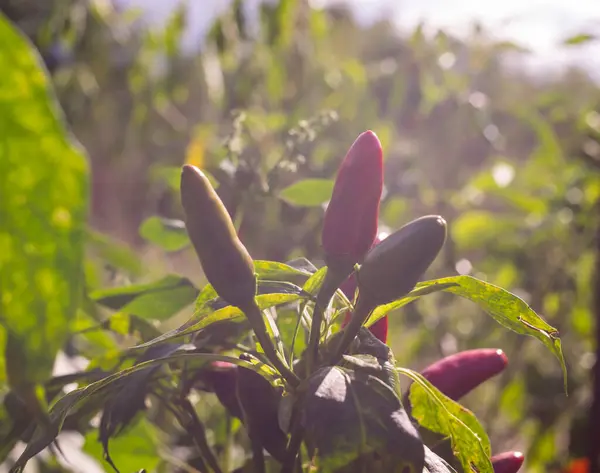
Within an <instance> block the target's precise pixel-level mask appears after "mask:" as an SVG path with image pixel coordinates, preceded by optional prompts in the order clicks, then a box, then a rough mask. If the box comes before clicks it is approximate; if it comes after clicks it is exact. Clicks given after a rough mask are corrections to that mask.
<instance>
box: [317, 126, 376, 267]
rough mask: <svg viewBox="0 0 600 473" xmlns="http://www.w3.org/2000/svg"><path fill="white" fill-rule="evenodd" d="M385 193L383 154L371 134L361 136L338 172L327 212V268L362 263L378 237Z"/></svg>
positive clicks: (324, 239)
mask: <svg viewBox="0 0 600 473" xmlns="http://www.w3.org/2000/svg"><path fill="white" fill-rule="evenodd" d="M382 190H383V151H382V149H381V143H380V142H379V138H377V135H376V134H375V133H373V132H372V131H370V130H369V131H365V132H364V133H362V134H360V135H359V136H358V138H357V139H356V140H355V141H354V143H353V144H352V146H351V147H350V149H349V151H348V153H347V154H346V156H345V158H344V160H343V161H342V164H341V166H340V168H339V170H338V173H337V177H336V179H335V184H334V187H333V193H332V196H331V201H330V202H329V205H328V206H327V210H326V211H325V219H324V221H323V232H322V236H321V239H322V243H323V249H324V250H325V261H326V263H327V266H336V265H340V264H342V265H346V266H347V265H349V266H350V267H352V266H353V265H354V264H356V263H359V262H361V261H362V260H363V258H364V256H365V254H366V253H367V251H369V248H371V245H372V244H373V241H374V240H375V237H376V235H377V224H378V218H379V200H380V198H381V193H382Z"/></svg>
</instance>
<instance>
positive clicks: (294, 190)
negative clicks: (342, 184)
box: [279, 179, 333, 207]
mask: <svg viewBox="0 0 600 473" xmlns="http://www.w3.org/2000/svg"><path fill="white" fill-rule="evenodd" d="M332 192H333V181H332V180H331V179H304V180H303V181H298V182H296V183H294V184H292V185H291V186H289V187H286V188H285V189H283V190H282V191H281V192H280V193H279V197H280V198H282V199H283V200H285V201H286V202H288V203H289V204H292V205H295V206H297V207H318V206H319V205H322V204H324V203H325V202H327V201H328V200H329V199H330V198H331V193H332Z"/></svg>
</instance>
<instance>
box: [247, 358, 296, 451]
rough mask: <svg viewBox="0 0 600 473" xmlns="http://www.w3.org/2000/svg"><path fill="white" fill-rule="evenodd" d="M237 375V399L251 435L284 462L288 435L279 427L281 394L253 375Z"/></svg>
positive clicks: (249, 372) (248, 372)
mask: <svg viewBox="0 0 600 473" xmlns="http://www.w3.org/2000/svg"><path fill="white" fill-rule="evenodd" d="M237 372H238V377H237V397H238V400H239V402H240V406H241V410H242V412H243V420H244V423H245V424H246V426H247V429H248V431H249V434H250V435H251V436H253V437H254V438H255V440H256V441H258V442H259V443H260V445H262V446H263V447H264V448H265V450H267V452H269V453H270V454H271V455H272V456H273V457H274V458H276V459H277V460H279V461H283V458H284V456H285V451H286V446H287V435H286V434H285V433H284V432H283V431H282V430H281V429H280V427H279V414H278V411H279V403H280V401H281V393H280V392H278V391H277V390H276V389H275V388H274V387H273V386H271V384H270V383H269V382H268V381H267V380H266V379H265V378H263V377H262V376H260V375H259V374H257V373H256V372H254V371H251V370H247V369H244V368H238V370H237Z"/></svg>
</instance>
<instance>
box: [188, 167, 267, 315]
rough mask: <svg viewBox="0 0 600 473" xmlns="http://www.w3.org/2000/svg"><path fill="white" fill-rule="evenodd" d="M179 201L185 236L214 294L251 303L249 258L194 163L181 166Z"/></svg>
mask: <svg viewBox="0 0 600 473" xmlns="http://www.w3.org/2000/svg"><path fill="white" fill-rule="evenodd" d="M181 202H182V204H183V209H184V211H185V216H186V219H185V223H186V228H187V232H188V235H189V237H190V240H191V242H192V244H193V245H194V249H195V250H196V254H197V255H198V258H199V259H200V264H202V269H203V270H204V274H205V275H206V278H207V279H208V281H209V282H210V283H211V284H212V286H213V287H214V288H215V291H216V292H217V294H219V296H220V297H221V298H222V299H223V300H225V301H226V302H227V303H228V304H231V305H233V306H236V307H239V308H241V309H243V308H244V307H247V306H248V305H250V304H252V303H253V302H254V296H255V295H256V275H255V273H254V265H253V262H252V258H251V257H250V255H249V254H248V250H246V247H245V246H244V245H243V244H242V242H241V241H240V239H239V238H238V236H237V233H236V231H235V227H234V226H233V223H232V221H231V217H230V216H229V213H228V212H227V209H226V208H225V206H224V205H223V202H221V199H220V198H219V196H218V195H217V193H216V192H215V190H214V189H213V187H212V185H211V184H210V181H209V180H208V178H207V177H206V176H205V175H204V173H203V172H202V171H201V170H200V169H198V168H197V167H195V166H190V165H186V166H184V167H183V172H182V173H181Z"/></svg>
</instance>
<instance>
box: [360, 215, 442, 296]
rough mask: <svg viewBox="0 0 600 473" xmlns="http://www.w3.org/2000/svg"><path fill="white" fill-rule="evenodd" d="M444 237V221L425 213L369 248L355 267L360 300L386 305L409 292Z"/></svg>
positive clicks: (439, 248)
mask: <svg viewBox="0 0 600 473" xmlns="http://www.w3.org/2000/svg"><path fill="white" fill-rule="evenodd" d="M445 240H446V221H445V220H444V219H443V218H442V217H440V216H438V215H428V216H425V217H421V218H418V219H416V220H413V221H412V222H410V223H408V224H406V225H404V226H403V227H402V228H401V229H400V230H398V231H396V232H394V233H392V234H391V235H390V236H388V237H387V238H386V239H385V240H384V241H382V242H381V243H380V244H379V245H377V246H375V247H374V248H372V249H371V250H370V251H369V253H367V256H366V257H365V261H364V263H363V264H362V266H361V267H360V269H359V270H358V275H357V279H358V289H359V300H360V299H362V303H363V304H365V303H368V304H367V305H370V306H373V307H375V306H377V305H382V304H387V303H389V302H392V301H393V300H395V299H398V298H400V297H402V296H403V295H405V294H407V293H408V292H410V291H411V290H412V289H413V288H414V287H415V285H416V284H417V282H418V280H419V278H420V277H421V276H422V275H423V273H424V272H425V271H426V270H427V268H428V267H429V266H430V265H431V263H432V262H433V260H434V259H435V257H436V256H437V254H438V253H439V252H440V250H441V248H442V246H443V245H444V241H445Z"/></svg>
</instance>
